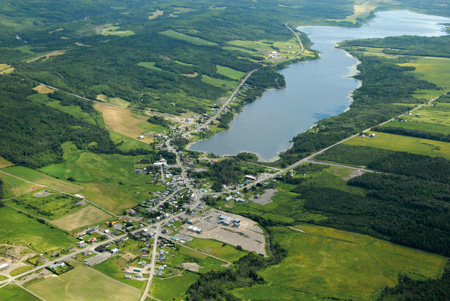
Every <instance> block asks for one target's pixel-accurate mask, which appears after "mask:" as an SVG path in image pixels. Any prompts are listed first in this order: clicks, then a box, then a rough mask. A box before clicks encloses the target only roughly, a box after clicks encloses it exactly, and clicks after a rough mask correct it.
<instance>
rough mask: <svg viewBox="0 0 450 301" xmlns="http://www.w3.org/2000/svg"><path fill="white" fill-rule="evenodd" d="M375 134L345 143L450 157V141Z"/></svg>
mask: <svg viewBox="0 0 450 301" xmlns="http://www.w3.org/2000/svg"><path fill="white" fill-rule="evenodd" d="M370 133H372V132H370ZM375 134H376V136H375V137H373V138H369V137H365V138H361V137H355V138H353V139H350V140H348V141H346V142H344V143H345V144H348V145H361V146H366V147H373V148H380V149H387V150H393V151H399V152H409V153H413V154H419V155H426V156H431V157H444V158H445V159H450V143H446V142H441V141H435V140H429V139H420V138H415V137H407V136H400V135H392V134H386V133H378V132H377V133H375Z"/></svg>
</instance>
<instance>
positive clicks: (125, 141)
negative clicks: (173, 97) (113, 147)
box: [109, 121, 151, 152]
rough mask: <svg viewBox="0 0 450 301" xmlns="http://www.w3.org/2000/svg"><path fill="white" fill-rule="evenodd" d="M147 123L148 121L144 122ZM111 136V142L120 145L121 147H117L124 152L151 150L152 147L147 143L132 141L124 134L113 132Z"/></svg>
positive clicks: (110, 132) (110, 133)
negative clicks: (140, 149)
mask: <svg viewBox="0 0 450 301" xmlns="http://www.w3.org/2000/svg"><path fill="white" fill-rule="evenodd" d="M144 122H147V121H144ZM109 136H110V137H111V140H112V141H113V142H114V143H116V144H118V143H119V146H118V147H117V148H118V149H120V150H122V151H125V152H126V151H130V150H133V149H139V148H142V149H148V150H150V149H151V146H150V145H149V144H147V143H142V142H141V141H138V140H135V139H132V138H130V137H127V136H124V135H122V134H119V133H116V132H113V131H109Z"/></svg>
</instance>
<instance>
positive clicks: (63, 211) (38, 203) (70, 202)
mask: <svg viewBox="0 0 450 301" xmlns="http://www.w3.org/2000/svg"><path fill="white" fill-rule="evenodd" d="M43 192H44V190H43V189H42V190H36V191H35V192H32V193H29V194H27V195H24V196H21V197H18V198H15V199H13V200H10V201H8V204H9V205H11V206H14V207H16V208H18V209H20V210H22V211H26V212H28V213H30V214H32V215H37V216H40V217H43V218H46V219H49V220H55V219H58V218H60V217H63V216H64V215H67V214H71V213H74V212H76V211H78V210H80V209H81V208H82V206H77V205H76V203H77V202H79V201H80V199H78V198H75V197H72V196H70V195H67V194H62V193H57V192H55V191H49V193H51V195H49V196H45V197H39V196H35V194H36V193H37V194H39V193H43Z"/></svg>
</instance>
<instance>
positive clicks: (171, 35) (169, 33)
mask: <svg viewBox="0 0 450 301" xmlns="http://www.w3.org/2000/svg"><path fill="white" fill-rule="evenodd" d="M159 34H162V35H164V36H166V37H169V38H173V39H177V40H182V41H185V42H188V43H191V44H194V45H199V46H215V45H217V44H216V43H213V42H210V41H207V40H204V39H201V38H197V37H193V36H189V35H185V34H183V33H180V32H176V31H174V30H171V29H169V30H166V31H163V32H160V33H159Z"/></svg>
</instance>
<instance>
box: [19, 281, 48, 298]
mask: <svg viewBox="0 0 450 301" xmlns="http://www.w3.org/2000/svg"><path fill="white" fill-rule="evenodd" d="M12 285H14V284H12ZM17 286H18V287H20V288H22V289H23V290H25V291H27V292H29V293H30V294H32V295H33V296H35V297H36V298H39V299H41V300H43V301H46V300H45V299H44V298H42V297H40V296H39V295H37V294H35V293H33V292H32V291H30V290H29V289H27V288H25V287H24V286H23V285H17Z"/></svg>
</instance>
